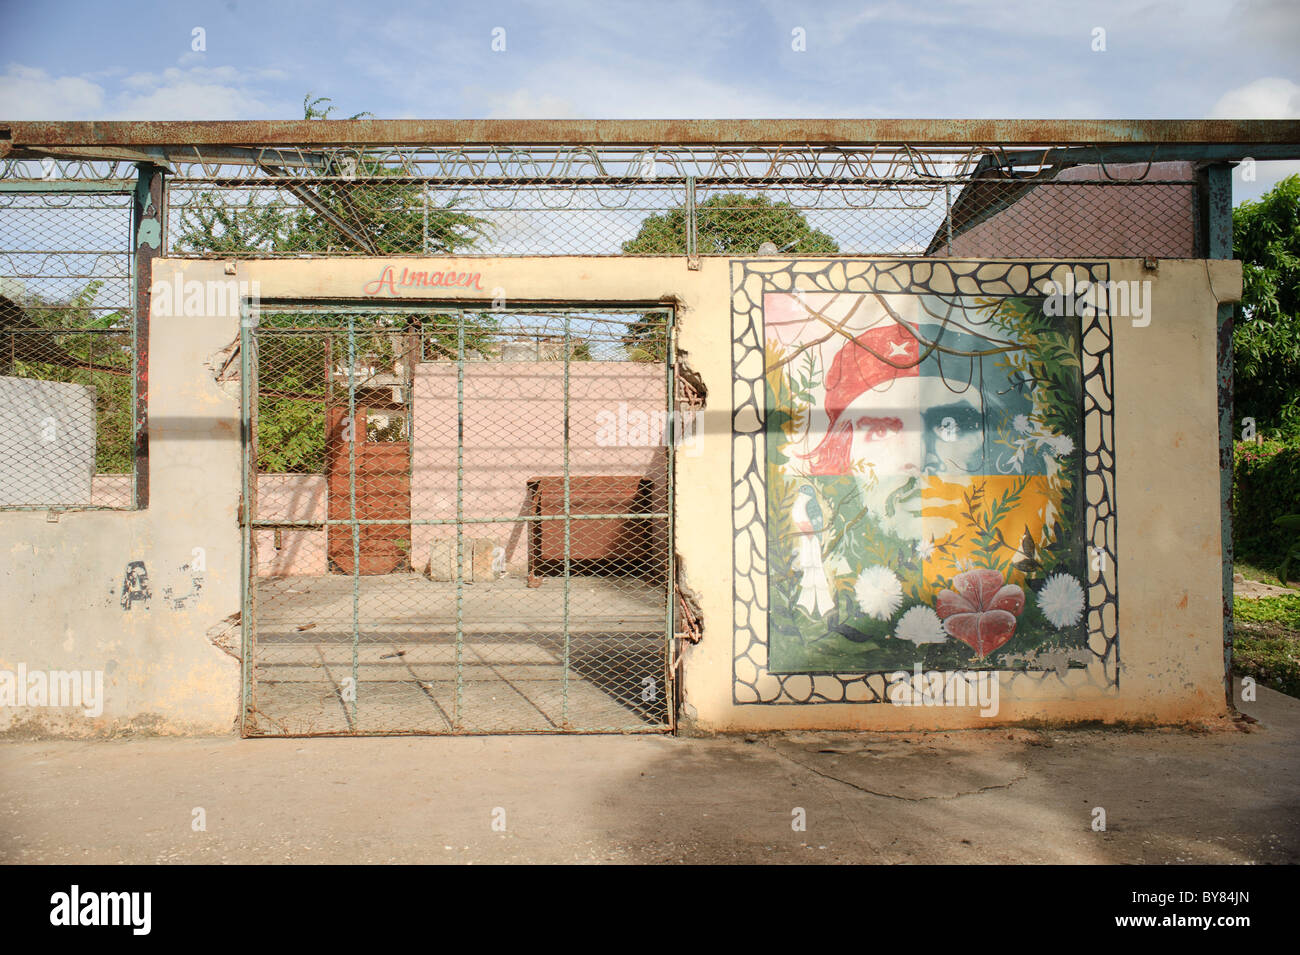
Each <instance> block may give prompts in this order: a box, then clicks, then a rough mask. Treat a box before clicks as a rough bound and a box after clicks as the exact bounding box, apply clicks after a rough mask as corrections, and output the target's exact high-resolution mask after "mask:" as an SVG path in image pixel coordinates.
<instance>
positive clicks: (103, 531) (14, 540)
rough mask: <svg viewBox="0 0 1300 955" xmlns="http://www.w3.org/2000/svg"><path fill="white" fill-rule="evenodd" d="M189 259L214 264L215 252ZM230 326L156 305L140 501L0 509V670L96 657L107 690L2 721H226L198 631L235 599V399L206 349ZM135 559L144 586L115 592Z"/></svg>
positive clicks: (227, 337) (36, 726)
mask: <svg viewBox="0 0 1300 955" xmlns="http://www.w3.org/2000/svg"><path fill="white" fill-rule="evenodd" d="M158 268H159V270H160V271H166V272H168V273H170V271H171V269H170V268H168V267H167V266H165V265H160V266H159V267H158ZM155 274H157V273H155ZM186 274H187V276H188V277H190V278H195V279H205V278H212V279H221V280H224V279H225V278H226V276H225V275H224V274H223V271H222V265H221V263H219V262H216V263H187V267H186ZM238 325H239V319H238V315H237V314H236V313H230V314H224V315H209V316H206V317H203V318H198V317H167V316H164V315H158V314H156V315H154V316H153V317H152V322H151V328H150V336H149V343H150V349H151V355H150V367H149V390H150V394H149V412H150V420H149V452H150V453H149V458H150V469H151V475H150V485H151V492H152V499H151V503H150V506H149V508H148V510H144V511H100V512H96V511H68V512H66V513H62V514H61V515H59V516H58V519H57V520H52V519H50V516H49V513H48V512H47V511H36V512H18V511H3V512H0V551H3V553H4V554H5V555H6V559H5V560H4V561H3V562H2V564H0V575H2V576H0V606H2V607H3V610H4V616H5V619H7V620H9V621H10V625H9V626H6V627H5V628H3V632H0V670H9V671H11V672H12V671H15V670H16V668H17V667H18V665H19V664H24V665H25V666H26V668H27V670H28V672H31V671H33V670H47V671H48V670H75V671H84V670H94V671H102V673H103V696H104V700H103V711H102V713H100V714H98V715H97V716H94V717H90V716H87V715H86V714H85V712H84V710H81V709H76V708H53V707H34V706H28V707H6V708H0V729H16V730H21V731H29V732H51V733H67V734H72V735H88V734H95V733H111V732H120V731H125V730H130V729H132V728H134V729H140V730H148V731H158V732H192V733H193V732H198V733H229V732H232V731H233V727H234V720H235V716H236V714H237V712H238V703H239V664H238V662H237V661H236V660H235V659H234V658H232V657H231V656H230V655H228V654H227V653H225V652H223V651H222V650H221V649H220V648H219V647H217V646H215V645H214V644H213V643H212V642H211V641H210V640H209V639H208V632H209V630H211V629H213V628H220V626H221V624H222V622H223V620H224V619H225V618H226V617H227V616H228V615H230V614H232V613H235V612H237V611H238V610H239V578H240V536H239V524H238V522H237V514H236V512H237V507H238V504H239V486H240V477H239V401H238V397H237V394H236V395H235V396H232V395H229V394H227V393H225V392H224V391H222V390H221V389H220V388H219V387H218V385H217V383H216V381H215V380H214V378H213V375H212V373H211V371H210V370H209V369H208V367H207V366H206V362H207V361H208V359H209V358H210V356H212V355H213V354H214V353H216V352H217V351H219V350H220V349H221V348H223V347H224V346H226V345H227V344H229V343H230V341H231V340H232V339H234V338H235V337H236V336H237V334H238ZM136 561H139V562H141V564H142V565H143V571H144V573H145V574H146V575H147V580H148V591H149V594H150V596H149V597H148V598H144V597H143V596H141V597H139V598H137V599H127V600H125V601H124V600H123V593H122V591H123V581H124V578H125V577H126V576H127V574H128V572H130V571H131V568H132V564H133V562H136ZM139 569H140V568H136V575H137V579H139V578H138V572H139ZM236 646H237V643H236Z"/></svg>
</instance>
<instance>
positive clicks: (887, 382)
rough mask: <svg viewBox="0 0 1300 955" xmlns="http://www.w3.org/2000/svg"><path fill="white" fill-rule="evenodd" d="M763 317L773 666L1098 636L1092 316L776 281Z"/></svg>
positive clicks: (950, 663)
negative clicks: (1089, 553) (1092, 530)
mask: <svg viewBox="0 0 1300 955" xmlns="http://www.w3.org/2000/svg"><path fill="white" fill-rule="evenodd" d="M763 324H764V329H765V332H766V362H765V368H766V386H767V485H768V497H767V505H768V523H767V530H768V558H769V562H770V569H772V570H776V571H777V572H776V573H769V576H768V583H769V600H770V607H771V612H770V616H769V620H768V629H769V640H770V661H771V663H770V666H771V669H772V670H773V671H775V672H806V671H812V672H817V671H828V670H829V671H842V670H852V669H869V670H879V669H895V668H911V667H912V665H913V664H914V663H916V662H920V663H922V665H923V666H924V667H925V668H927V669H934V668H945V669H946V668H957V667H975V666H982V665H983V666H989V665H997V663H998V659H999V656H1000V655H1001V653H1002V651H1003V650H1004V648H1007V649H1010V650H1014V651H1021V652H1023V651H1024V650H1025V649H1028V648H1031V647H1037V646H1039V645H1041V644H1043V643H1044V642H1047V641H1051V642H1053V643H1054V644H1059V645H1063V646H1064V645H1069V646H1082V645H1083V643H1084V642H1085V641H1086V633H1085V628H1084V625H1083V611H1084V593H1083V587H1082V584H1081V583H1080V580H1081V579H1082V577H1083V575H1082V568H1081V566H1080V564H1081V562H1082V560H1083V554H1084V548H1083V544H1082V540H1081V537H1080V534H1079V529H1080V526H1081V522H1080V521H1079V506H1078V490H1079V483H1080V475H1079V456H1080V455H1079V451H1080V448H1081V446H1082V443H1083V442H1082V436H1081V433H1080V432H1081V407H1082V405H1081V400H1080V398H1081V386H1082V383H1081V376H1080V363H1079V337H1078V327H1077V326H1078V322H1077V320H1075V319H1072V318H1071V319H1060V318H1048V317H1047V316H1046V315H1044V311H1043V309H1042V308H1041V306H1039V305H1037V304H1036V303H1035V301H1034V300H1032V299H1028V298H1002V299H984V300H981V299H979V298H977V297H969V296H950V297H937V296H932V295H883V294H879V293H875V294H870V293H863V294H845V293H839V294H836V293H811V294H797V293H769V294H767V295H766V296H765V297H764V301H763ZM1013 641H1014V643H1013Z"/></svg>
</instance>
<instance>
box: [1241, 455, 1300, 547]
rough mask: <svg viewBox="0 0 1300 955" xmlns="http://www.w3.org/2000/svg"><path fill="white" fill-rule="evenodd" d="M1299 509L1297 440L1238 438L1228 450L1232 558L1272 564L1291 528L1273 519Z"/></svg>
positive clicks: (1287, 542) (1289, 539) (1289, 538)
mask: <svg viewBox="0 0 1300 955" xmlns="http://www.w3.org/2000/svg"><path fill="white" fill-rule="evenodd" d="M1283 514H1300V441H1293V442H1289V443H1288V442H1283V441H1265V442H1264V443H1263V444H1262V445H1257V444H1254V443H1252V442H1245V441H1242V442H1238V443H1237V444H1236V446H1235V448H1234V453H1233V482H1232V540H1233V548H1234V551H1235V554H1236V556H1237V558H1238V559H1240V560H1246V561H1249V562H1250V563H1252V564H1257V565H1259V566H1261V567H1269V568H1275V567H1277V566H1278V565H1279V564H1281V562H1282V560H1283V558H1284V557H1285V556H1286V554H1287V551H1288V550H1289V549H1290V547H1291V545H1292V543H1293V541H1294V534H1292V533H1291V532H1290V531H1288V530H1286V528H1284V527H1280V526H1278V525H1277V524H1276V523H1275V521H1276V519H1277V518H1279V517H1281V516H1282V515H1283Z"/></svg>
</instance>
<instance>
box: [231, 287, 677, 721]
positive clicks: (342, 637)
mask: <svg viewBox="0 0 1300 955" xmlns="http://www.w3.org/2000/svg"><path fill="white" fill-rule="evenodd" d="M670 318H671V316H670V315H669V314H668V313H666V312H663V311H660V310H653V309H650V310H644V311H640V310H638V311H634V312H619V311H599V312H568V311H527V312H525V311H509V312H491V311H483V312H475V311H466V310H460V311H430V310H424V311H419V310H411V309H410V308H409V307H407V308H406V309H403V310H390V311H377V310H375V309H373V308H371V309H368V310H364V311H339V310H337V309H332V308H326V307H322V308H319V309H303V308H301V307H294V308H293V309H292V310H287V309H285V310H278V309H277V308H276V307H274V306H271V305H264V306H263V307H262V309H261V310H260V314H259V315H258V316H257V319H256V324H255V325H254V326H253V327H252V328H250V329H248V330H247V331H246V333H245V335H244V338H243V345H242V346H241V347H242V348H243V349H244V350H245V352H246V353H245V355H244V356H243V361H244V362H245V368H246V378H245V380H246V381H247V382H249V386H248V394H247V396H246V402H247V407H246V411H247V414H248V415H249V418H250V425H249V426H250V429H251V430H252V432H253V433H255V434H256V436H257V440H256V444H255V447H254V448H253V449H251V450H250V459H249V460H250V465H251V467H250V471H249V474H248V478H247V488H246V500H248V501H250V502H251V511H250V513H251V520H250V521H249V547H250V551H251V559H250V569H251V572H252V575H251V578H250V587H249V593H250V602H249V606H248V607H247V608H246V614H247V616H246V618H245V619H246V620H248V621H249V622H250V626H249V631H248V632H249V637H250V640H249V644H248V653H249V657H248V659H247V661H246V664H247V665H246V676H247V680H248V685H247V687H246V694H247V695H246V707H245V732H246V733H248V734H250V735H286V734H292V735H297V734H364V733H395V732H396V733H452V732H459V733H474V732H501V731H510V732H560V731H619V732H634V731H654V730H663V729H666V728H668V727H669V726H670V725H671V719H672V713H671V705H670V700H671V682H670V677H669V673H668V667H667V648H668V641H669V635H670V634H671V633H672V619H671V612H672V608H671V605H670V601H669V595H670V590H669V582H670V580H671V577H672V574H671V549H670V546H669V541H670V539H671V527H670V525H671V517H670V514H671V506H670V501H671V494H672V486H671V475H672V469H671V457H672V454H673V434H674V428H675V427H678V429H679V430H680V427H679V422H676V421H675V420H674V418H675V417H676V416H675V415H674V414H672V412H673V410H674V408H673V404H672V403H671V402H670V401H669V398H668V396H669V394H671V393H672V388H673V383H672V379H671V375H670V368H671V341H670V334H671V333H670V325H669V323H670ZM678 437H679V438H680V437H681V435H680V434H679V435H678Z"/></svg>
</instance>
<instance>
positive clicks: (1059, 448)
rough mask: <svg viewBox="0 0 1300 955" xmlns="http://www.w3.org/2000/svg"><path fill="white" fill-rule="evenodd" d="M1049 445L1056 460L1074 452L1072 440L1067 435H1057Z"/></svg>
mask: <svg viewBox="0 0 1300 955" xmlns="http://www.w3.org/2000/svg"><path fill="white" fill-rule="evenodd" d="M1049 443H1050V444H1051V445H1052V450H1053V451H1055V452H1056V456H1057V457H1058V458H1063V457H1065V456H1066V455H1068V454H1069V453H1070V452H1071V451H1073V450H1074V439H1073V438H1071V437H1070V436H1069V435H1068V434H1058V435H1056V436H1054V437H1053V438H1052V439H1051V440H1050V442H1049Z"/></svg>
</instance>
